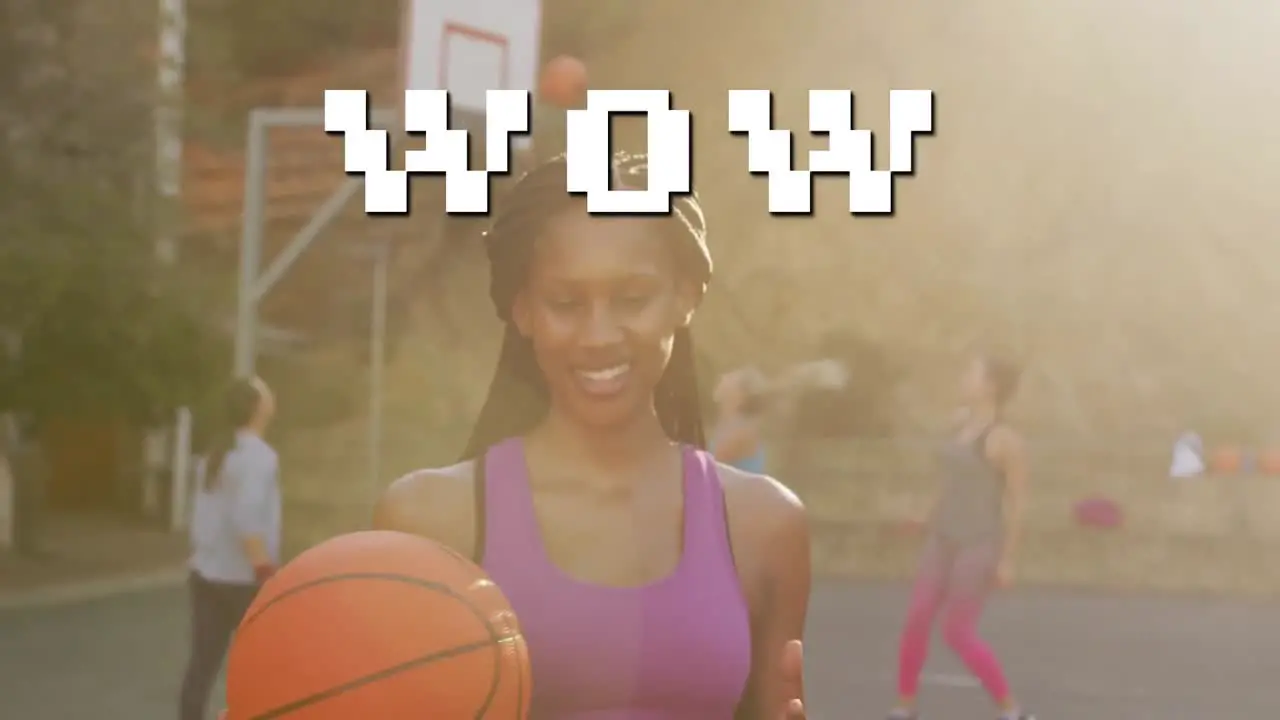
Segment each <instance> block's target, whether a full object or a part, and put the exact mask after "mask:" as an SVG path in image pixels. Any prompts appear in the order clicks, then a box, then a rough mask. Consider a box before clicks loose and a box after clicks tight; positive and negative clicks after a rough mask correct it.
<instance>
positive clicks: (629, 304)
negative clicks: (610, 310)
mask: <svg viewBox="0 0 1280 720" xmlns="http://www.w3.org/2000/svg"><path fill="white" fill-rule="evenodd" d="M619 303H620V304H621V305H622V306H623V307H625V308H629V309H632V310H635V309H639V308H642V307H644V306H645V305H648V304H649V296H648V295H624V296H623V297H622V298H621V299H620V301H619Z"/></svg>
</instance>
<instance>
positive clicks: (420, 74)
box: [404, 0, 542, 117]
mask: <svg viewBox="0 0 1280 720" xmlns="http://www.w3.org/2000/svg"><path fill="white" fill-rule="evenodd" d="M405 3H406V9H405V22H404V43H405V48H404V56H405V74H404V84H405V88H406V89H410V90H448V91H449V93H450V100H451V105H452V108H453V111H454V114H460V115H470V116H473V117H474V116H480V117H483V115H484V109H485V91H487V90H528V91H532V90H533V89H534V85H535V83H536V81H537V73H538V64H539V47H538V45H539V39H540V37H541V34H542V27H541V23H542V4H541V0H405Z"/></svg>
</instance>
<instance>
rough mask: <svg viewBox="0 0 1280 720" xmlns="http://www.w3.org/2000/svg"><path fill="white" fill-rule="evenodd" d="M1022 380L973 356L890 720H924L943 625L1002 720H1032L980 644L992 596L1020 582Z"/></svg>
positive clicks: (999, 364)
mask: <svg viewBox="0 0 1280 720" xmlns="http://www.w3.org/2000/svg"><path fill="white" fill-rule="evenodd" d="M1020 374H1021V373H1020V370H1019V369H1018V367H1017V365H1015V364H1013V363H1012V362H1010V361H1009V360H1007V359H1005V358H1003V357H1002V356H1000V355H996V354H992V353H984V354H981V355H977V356H975V357H974V358H973V359H972V360H971V361H970V362H969V364H968V365H967V367H966V368H965V371H964V373H963V375H962V376H961V381H960V391H961V398H962V401H963V404H962V405H961V408H960V411H959V413H958V416H957V421H956V423H955V426H954V427H953V428H952V430H951V436H950V437H949V438H947V441H946V442H945V443H944V444H943V446H942V448H941V451H940V453H939V461H940V465H941V471H942V482H943V485H942V495H941V497H940V498H939V499H938V502H937V504H936V506H935V507H934V509H933V513H932V518H931V519H930V521H929V524H928V530H927V539H926V541H925V546H924V550H923V552H922V553H921V558H920V566H919V569H918V570H917V572H916V579H915V583H914V586H913V588H912V592H911V599H910V601H909V605H908V609H907V619H906V622H905V623H904V625H903V629H902V636H901V639H900V640H899V652H898V702H897V705H896V706H895V707H894V708H893V710H892V711H891V712H890V713H889V720H919V718H920V715H919V714H918V712H917V710H916V696H917V693H918V692H919V689H920V673H921V672H922V671H923V670H924V665H925V661H926V660H927V658H928V655H929V640H930V635H931V634H932V631H933V626H934V623H935V621H936V620H939V619H940V620H941V625H942V637H943V639H944V640H945V641H946V643H947V645H948V646H949V647H950V648H951V650H952V651H953V652H955V654H956V655H957V656H958V657H959V658H960V660H961V661H962V662H964V664H965V666H966V667H968V669H969V672H971V673H973V676H974V677H975V678H977V679H978V681H979V682H980V683H981V684H982V687H983V689H984V690H986V692H987V695H988V696H989V697H990V698H991V700H992V702H993V703H994V704H995V705H996V707H997V711H998V712H999V718H1000V720H1035V719H1034V718H1033V717H1032V716H1031V715H1030V714H1028V713H1027V712H1025V710H1024V709H1023V708H1022V705H1021V703H1020V702H1019V701H1018V699H1017V697H1016V696H1015V695H1014V694H1013V691H1012V690H1011V689H1010V687H1009V682H1008V680H1007V679H1006V678H1005V673H1004V668H1003V666H1002V665H1001V664H1000V660H999V659H998V658H997V657H996V654H995V652H994V651H993V650H992V649H991V647H990V646H989V645H987V643H986V642H985V641H984V640H983V639H982V637H981V636H980V635H979V634H978V621H979V620H980V619H981V618H982V611H983V609H984V608H985V606H986V602H987V599H988V597H989V596H990V594H991V592H992V590H995V589H997V588H1000V587H1005V586H1007V585H1009V584H1010V583H1011V582H1012V581H1013V563H1014V558H1015V554H1016V551H1017V547H1018V536H1019V532H1020V530H1021V525H1022V507H1023V504H1024V498H1025V493H1026V485H1027V458H1026V450H1025V448H1024V445H1023V440H1022V436H1021V434H1020V433H1019V432H1018V431H1017V430H1016V429H1015V428H1014V427H1013V426H1012V425H1010V424H1009V423H1008V421H1007V420H1006V419H1005V417H1004V409H1005V406H1006V405H1008V403H1009V402H1010V401H1011V400H1012V399H1013V396H1014V394H1015V393H1016V392H1017V389H1018V378H1019V375H1020Z"/></svg>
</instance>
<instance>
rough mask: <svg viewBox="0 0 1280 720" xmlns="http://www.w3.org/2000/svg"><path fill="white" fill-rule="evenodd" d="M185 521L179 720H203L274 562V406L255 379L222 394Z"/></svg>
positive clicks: (276, 547) (277, 522)
mask: <svg viewBox="0 0 1280 720" xmlns="http://www.w3.org/2000/svg"><path fill="white" fill-rule="evenodd" d="M224 402H225V406H224V408H223V410H224V417H223V418H222V422H223V425H222V427H221V428H219V431H218V433H217V434H216V436H215V437H214V438H213V442H212V444H211V447H210V451H209V456H208V460H207V464H206V466H205V467H204V472H203V476H202V477H200V478H199V483H200V486H199V490H198V492H197V493H196V497H195V502H194V512H193V516H192V519H191V548H192V549H191V559H190V561H189V566H190V569H191V574H190V579H189V583H190V588H191V658H190V660H189V662H188V663H187V672H186V677H185V678H184V679H183V683H182V698H181V715H180V718H181V720H203V718H204V712H205V707H206V705H207V704H208V702H209V693H210V691H211V690H212V688H213V683H214V680H215V679H216V678H217V675H218V671H219V669H220V668H221V666H222V660H223V657H224V656H225V655H226V652H227V646H228V645H229V644H230V642H231V635H232V633H234V632H235V629H236V626H238V625H239V624H240V618H241V617H242V616H243V615H244V613H245V611H246V610H247V609H248V608H249V604H250V603H251V602H252V601H253V597H254V595H255V594H256V593H257V590H258V586H259V585H261V584H262V582H263V581H264V580H266V578H268V577H269V576H270V575H271V573H272V572H274V569H275V567H276V565H277V564H278V563H279V562H280V484H279V479H278V470H279V461H278V458H277V457H276V452H275V450H273V449H271V446H270V445H268V444H267V443H266V441H265V440H263V439H262V435H263V433H264V432H265V431H266V429H267V425H268V424H270V422H271V418H272V416H273V415H274V414H275V399H274V398H273V397H272V394H271V391H270V390H269V389H268V388H267V386H266V384H265V383H263V382H262V381H261V380H259V379H257V378H253V379H245V380H237V381H235V382H234V383H233V384H232V385H231V386H230V387H229V388H228V389H227V391H226V397H225V399H224Z"/></svg>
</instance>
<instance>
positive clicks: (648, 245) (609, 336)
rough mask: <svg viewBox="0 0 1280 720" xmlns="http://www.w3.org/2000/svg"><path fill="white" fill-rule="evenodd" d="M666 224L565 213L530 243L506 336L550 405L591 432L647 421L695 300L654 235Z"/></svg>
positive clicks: (660, 239) (659, 220) (657, 220)
mask: <svg viewBox="0 0 1280 720" xmlns="http://www.w3.org/2000/svg"><path fill="white" fill-rule="evenodd" d="M663 222H669V221H668V220H667V219H666V218H654V219H641V218H625V217H616V216H614V217H592V216H589V215H587V214H586V213H585V212H581V211H577V210H575V211H572V212H567V213H565V214H563V215H562V216H560V217H559V218H557V219H555V220H553V221H552V222H551V223H550V224H549V225H548V227H547V231H546V232H545V233H544V235H543V237H541V238H539V239H538V241H537V245H536V248H535V253H534V260H533V265H532V267H531V268H530V273H529V280H528V283H527V285H526V287H525V289H524V290H523V291H522V292H521V293H520V295H519V296H518V297H517V299H516V304H515V308H514V314H513V315H514V320H515V323H516V326H517V327H518V328H519V329H520V332H521V334H522V335H524V336H525V337H527V338H529V339H530V341H531V342H532V344H533V350H534V355H535V356H536V358H537V361H538V366H539V368H540V369H541V371H542V374H543V376H544V377H545V378H546V382H547V386H548V388H549V390H550V392H551V398H552V402H553V403H554V404H555V405H556V406H557V407H558V408H560V409H561V410H562V411H567V412H568V413H569V414H570V415H572V416H574V417H577V418H579V419H580V420H581V421H583V422H584V423H586V424H589V425H595V426H616V425H619V424H623V423H626V422H628V421H629V420H631V419H633V418H635V417H637V416H639V415H641V414H644V413H647V412H649V411H650V409H651V408H652V403H653V390H654V387H655V386H656V385H657V384H658V381H659V380H660V379H661V378H662V374H663V372H664V371H665V370H666V367H667V362H668V361H669V360H670V358H671V347H672V342H673V339H674V335H675V331H676V330H677V329H678V328H680V327H682V326H684V325H687V324H688V322H689V320H690V318H691V316H692V313H693V309H694V306H695V305H696V302H697V294H696V291H695V290H694V289H693V287H692V286H691V285H690V284H688V283H684V282H681V281H680V279H679V277H678V273H677V272H676V267H675V264H674V258H673V253H672V252H671V249H670V248H669V247H668V246H667V243H666V241H665V239H664V238H663V236H662V235H661V230H662V226H661V223H663Z"/></svg>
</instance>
